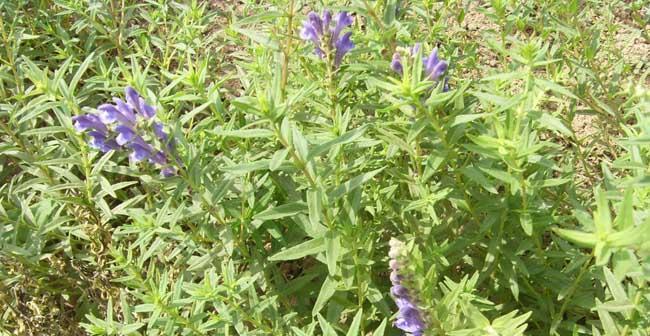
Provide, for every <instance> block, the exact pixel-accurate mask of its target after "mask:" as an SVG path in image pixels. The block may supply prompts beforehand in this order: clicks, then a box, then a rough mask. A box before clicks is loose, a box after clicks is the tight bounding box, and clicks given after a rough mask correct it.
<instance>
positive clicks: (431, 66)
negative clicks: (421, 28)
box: [390, 43, 449, 92]
mask: <svg viewBox="0 0 650 336" xmlns="http://www.w3.org/2000/svg"><path fill="white" fill-rule="evenodd" d="M420 48H421V44H420V43H416V44H415V45H414V46H413V47H411V48H410V54H411V56H412V57H415V56H416V55H417V53H418V52H419V50H420ZM422 65H423V66H424V69H423V71H424V74H425V77H426V79H428V80H431V81H434V82H439V81H440V80H444V85H443V91H445V92H446V91H448V90H449V86H448V85H447V79H446V78H444V79H443V76H444V74H445V72H446V71H447V68H448V67H449V64H448V63H447V62H446V61H444V60H441V59H440V58H439V57H438V48H435V49H433V51H431V54H430V55H429V57H423V58H422ZM390 66H391V68H392V69H393V70H394V71H395V72H397V73H398V74H400V75H401V74H402V73H403V71H404V68H403V65H402V59H401V55H400V54H399V53H397V52H396V53H395V54H393V60H392V62H391V64H390Z"/></svg>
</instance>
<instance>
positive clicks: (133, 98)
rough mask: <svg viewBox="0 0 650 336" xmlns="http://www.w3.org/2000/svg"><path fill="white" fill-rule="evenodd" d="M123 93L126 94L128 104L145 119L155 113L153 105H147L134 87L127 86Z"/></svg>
mask: <svg viewBox="0 0 650 336" xmlns="http://www.w3.org/2000/svg"><path fill="white" fill-rule="evenodd" d="M124 94H125V95H126V102H127V103H128V104H129V106H130V107H131V108H133V110H135V111H136V112H137V113H139V114H140V115H142V116H143V117H144V118H145V119H151V118H153V117H154V116H155V115H156V109H155V108H154V107H153V106H150V105H147V103H146V102H145V101H144V99H142V97H140V94H138V92H137V91H136V90H135V89H134V88H132V87H130V86H127V87H126V89H124Z"/></svg>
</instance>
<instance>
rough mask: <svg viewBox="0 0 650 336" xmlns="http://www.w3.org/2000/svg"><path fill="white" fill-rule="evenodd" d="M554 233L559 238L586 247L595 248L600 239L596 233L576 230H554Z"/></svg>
mask: <svg viewBox="0 0 650 336" xmlns="http://www.w3.org/2000/svg"><path fill="white" fill-rule="evenodd" d="M553 232H555V234H557V235H558V236H560V237H562V238H563V239H566V240H568V241H570V242H572V243H574V244H578V245H580V246H584V247H592V248H593V247H594V246H596V243H597V242H598V238H597V237H596V235H595V234H594V233H588V232H582V231H575V230H566V229H559V228H555V229H553Z"/></svg>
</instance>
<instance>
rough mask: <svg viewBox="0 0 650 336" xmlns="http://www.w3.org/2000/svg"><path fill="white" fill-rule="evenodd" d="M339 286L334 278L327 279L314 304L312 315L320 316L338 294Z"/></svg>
mask: <svg viewBox="0 0 650 336" xmlns="http://www.w3.org/2000/svg"><path fill="white" fill-rule="evenodd" d="M337 286H338V281H336V280H334V278H332V277H327V278H325V281H323V285H322V286H321V288H320V292H319V293H318V297H317V298H316V303H314V308H313V309H312V311H311V314H312V315H316V314H318V312H319V311H321V309H323V307H325V305H326V304H327V302H328V301H329V300H330V299H331V298H332V296H334V293H336V287H337Z"/></svg>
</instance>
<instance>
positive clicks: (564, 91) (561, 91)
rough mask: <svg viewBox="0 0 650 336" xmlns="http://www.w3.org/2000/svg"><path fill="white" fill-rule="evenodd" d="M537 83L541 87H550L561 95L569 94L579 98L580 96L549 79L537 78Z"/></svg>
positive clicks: (571, 96) (568, 95)
mask: <svg viewBox="0 0 650 336" xmlns="http://www.w3.org/2000/svg"><path fill="white" fill-rule="evenodd" d="M535 84H536V85H537V86H538V87H539V88H541V89H548V90H551V91H553V92H556V93H559V94H561V95H564V96H567V97H569V98H573V99H579V98H578V97H576V95H574V94H573V92H571V91H569V90H567V89H566V88H565V87H563V86H561V85H559V84H557V83H555V82H551V81H547V80H545V79H540V78H535Z"/></svg>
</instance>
